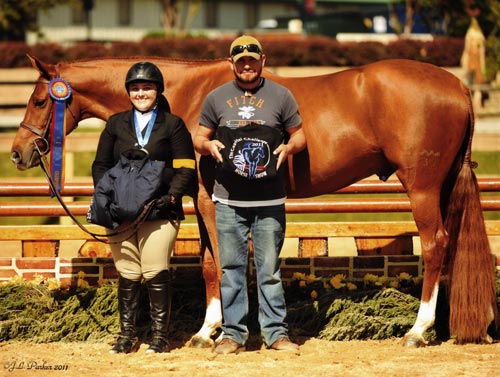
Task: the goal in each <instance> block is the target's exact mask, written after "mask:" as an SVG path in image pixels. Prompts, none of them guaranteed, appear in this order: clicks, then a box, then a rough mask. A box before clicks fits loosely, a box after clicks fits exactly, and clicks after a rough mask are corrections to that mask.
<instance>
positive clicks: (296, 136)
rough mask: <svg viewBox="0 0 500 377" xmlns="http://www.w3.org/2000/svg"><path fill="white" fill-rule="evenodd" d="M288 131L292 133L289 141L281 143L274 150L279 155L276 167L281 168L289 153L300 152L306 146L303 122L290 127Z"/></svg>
mask: <svg viewBox="0 0 500 377" xmlns="http://www.w3.org/2000/svg"><path fill="white" fill-rule="evenodd" d="M287 131H288V133H289V134H290V139H289V140H288V143H287V144H281V145H280V146H279V147H278V148H276V149H275V150H274V152H273V154H278V155H279V156H278V164H277V166H276V169H279V167H280V166H281V164H282V163H283V162H284V161H286V159H287V158H288V155H289V154H295V153H298V152H300V151H301V150H303V149H304V148H305V147H306V137H305V135H304V131H302V124H300V125H298V126H297V127H293V128H289V129H288V130H287Z"/></svg>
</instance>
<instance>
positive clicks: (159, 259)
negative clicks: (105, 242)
mask: <svg viewBox="0 0 500 377" xmlns="http://www.w3.org/2000/svg"><path fill="white" fill-rule="evenodd" d="M179 227H180V221H168V220H154V221H146V222H144V223H143V224H142V225H141V226H140V227H139V229H138V230H137V232H136V233H135V234H134V235H133V236H132V237H130V238H129V239H128V240H126V241H123V242H122V243H116V244H111V252H112V253H113V260H114V262H115V267H116V270H117V271H118V273H119V274H120V276H122V277H124V278H126V279H129V280H133V281H139V280H141V278H144V279H145V280H151V279H152V278H154V277H155V276H156V275H157V274H158V273H160V272H161V271H163V270H167V269H169V267H170V256H171V255H172V251H173V250H174V246H175V240H176V239H177V234H178V233H179ZM120 237H123V235H118V236H114V237H110V241H113V238H115V239H120Z"/></svg>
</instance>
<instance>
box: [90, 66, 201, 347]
mask: <svg viewBox="0 0 500 377" xmlns="http://www.w3.org/2000/svg"><path fill="white" fill-rule="evenodd" d="M125 89H126V90H127V93H128V95H129V98H130V102H131V104H132V108H131V109H130V110H127V111H124V112H120V113H118V114H114V115H112V116H111V117H110V118H109V120H108V122H107V123H106V127H105V128H104V130H103V131H102V133H101V135H100V139H99V144H98V147H97V151H96V156H95V160H94V162H93V164H92V177H93V180H94V185H96V184H97V183H98V182H99V180H100V179H101V178H102V177H103V176H104V174H105V173H106V171H108V170H109V169H111V168H112V167H113V166H115V164H116V163H117V162H118V161H119V159H120V156H121V155H122V153H124V152H126V151H129V150H134V149H135V150H143V151H147V153H148V154H149V157H150V159H151V160H158V161H165V169H164V172H163V176H162V180H161V187H160V194H161V197H160V198H159V200H158V202H157V204H156V207H155V208H154V210H153V211H152V213H151V214H150V215H149V216H148V218H147V219H146V221H144V222H143V223H142V224H141V225H140V226H139V228H138V229H137V232H136V233H135V234H133V235H132V237H130V238H128V239H126V240H125V241H123V242H119V243H112V244H111V251H112V254H113V260H114V263H115V266H116V269H117V271H118V273H119V280H118V308H119V313H120V335H119V337H118V341H117V343H116V345H115V346H114V347H113V348H112V349H111V350H110V351H109V352H110V353H129V352H132V351H135V350H137V346H138V339H137V335H136V329H135V322H136V317H137V312H138V309H139V294H140V288H141V284H142V281H143V280H144V281H145V285H146V287H147V291H148V295H149V301H150V315H151V341H150V345H149V348H148V349H147V350H146V352H148V353H160V352H168V350H169V346H168V339H167V335H168V322H169V315H170V297H169V287H170V271H169V267H170V256H171V254H172V251H173V248H174V245H175V240H176V238H177V234H178V231H179V227H180V222H181V220H183V219H184V212H183V209H182V197H183V195H185V194H186V193H189V192H193V191H192V190H193V188H194V187H196V186H195V185H196V184H197V183H196V167H195V155H194V148H193V143H192V138H191V135H190V133H189V131H188V130H187V128H186V126H185V124H184V121H183V120H182V119H181V118H179V117H177V116H175V115H172V114H170V109H169V106H168V102H167V100H166V98H165V97H164V96H163V95H162V93H163V91H164V80H163V76H162V73H161V71H160V70H159V68H158V67H157V66H156V65H154V64H153V63H150V62H139V63H136V64H134V65H132V67H131V68H130V69H129V71H128V73H127V75H126V78H125ZM124 189H127V188H124ZM114 237H118V238H119V237H120V236H114ZM109 238H110V241H113V239H114V238H113V236H110V237H109Z"/></svg>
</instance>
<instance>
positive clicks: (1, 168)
mask: <svg viewBox="0 0 500 377" xmlns="http://www.w3.org/2000/svg"><path fill="white" fill-rule="evenodd" d="M94 154H95V153H94V152H78V153H75V158H74V172H75V175H76V176H78V177H88V176H90V175H91V165H92V161H93V159H94ZM0 157H1V158H0V177H1V178H5V179H8V180H9V181H11V182H12V181H15V180H16V178H19V179H23V180H26V179H27V178H37V179H38V178H39V179H42V180H44V179H45V178H44V175H43V172H42V170H41V169H40V168H34V169H30V170H27V171H23V172H21V171H18V170H16V169H15V167H14V166H13V164H12V163H11V162H10V159H9V153H8V152H5V153H2V154H1V156H0ZM473 160H474V161H477V162H478V164H479V166H478V168H477V169H476V170H475V172H476V174H477V175H478V176H498V175H499V172H500V152H474V153H473ZM75 180H77V179H75ZM400 195H403V196H404V194H400ZM486 195H488V196H492V195H500V193H486ZM334 196H338V195H326V196H325V197H334ZM363 196H364V197H370V196H371V197H373V195H370V194H366V195H357V196H356V197H358V198H360V197H363ZM385 196H391V195H385ZM392 196H394V195H392ZM341 197H345V198H347V197H348V196H346V195H344V194H342V195H341ZM351 197H352V196H351ZM378 197H383V195H378ZM82 199H83V200H88V199H89V198H82ZM29 200H37V201H42V200H56V199H51V198H50V197H48V196H47V197H39V198H36V199H33V198H31V197H1V198H0V202H1V201H9V202H14V201H19V202H25V201H29ZM484 217H485V219H486V220H499V219H500V213H499V212H497V211H487V212H484ZM287 218H288V221H290V222H299V221H324V222H330V221H412V220H413V217H412V215H411V213H324V214H292V215H288V217H287ZM57 220H58V219H57V218H44V217H4V218H0V225H31V224H33V225H38V224H49V223H57ZM81 220H82V221H83V222H84V220H85V219H83V218H82V219H81ZM187 221H188V222H195V221H196V220H195V218H194V216H188V219H187Z"/></svg>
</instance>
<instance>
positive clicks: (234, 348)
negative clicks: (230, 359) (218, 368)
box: [214, 338, 245, 355]
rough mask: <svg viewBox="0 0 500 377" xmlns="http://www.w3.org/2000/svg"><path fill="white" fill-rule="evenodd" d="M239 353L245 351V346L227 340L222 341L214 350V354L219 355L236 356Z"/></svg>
mask: <svg viewBox="0 0 500 377" xmlns="http://www.w3.org/2000/svg"><path fill="white" fill-rule="evenodd" d="M241 351H245V346H244V345H243V344H239V343H236V342H235V341H234V340H232V339H229V338H224V339H222V340H221V341H220V342H219V344H217V346H216V347H215V349H214V352H215V353H218V354H219V355H228V354H230V353H234V354H238V353H240V352H241Z"/></svg>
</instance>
